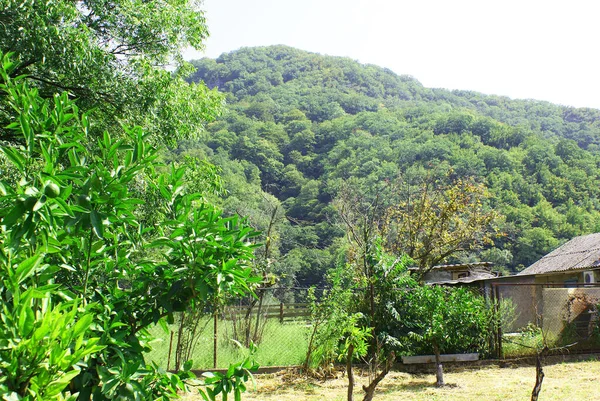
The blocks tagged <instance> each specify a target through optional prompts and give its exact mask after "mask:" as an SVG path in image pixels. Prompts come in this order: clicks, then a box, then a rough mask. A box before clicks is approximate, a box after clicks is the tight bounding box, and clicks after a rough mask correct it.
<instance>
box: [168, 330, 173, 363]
mask: <svg viewBox="0 0 600 401" xmlns="http://www.w3.org/2000/svg"><path fill="white" fill-rule="evenodd" d="M172 350H173V330H171V341H169V356H168V358H167V372H168V371H169V368H170V367H171V351H172Z"/></svg>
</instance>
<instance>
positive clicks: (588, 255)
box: [518, 233, 600, 275]
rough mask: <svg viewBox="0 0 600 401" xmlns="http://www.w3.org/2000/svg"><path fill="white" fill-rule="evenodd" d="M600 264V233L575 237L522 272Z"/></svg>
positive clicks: (549, 271)
mask: <svg viewBox="0 0 600 401" xmlns="http://www.w3.org/2000/svg"><path fill="white" fill-rule="evenodd" d="M599 266H600V233H595V234H589V235H582V236H581V237H575V238H573V239H572V240H571V241H569V242H566V243H565V244H563V245H562V246H560V247H558V248H556V249H555V250H553V251H552V252H550V253H549V254H547V255H546V256H544V257H542V258H541V259H540V260H538V261H537V262H535V263H534V264H532V265H531V266H529V267H528V268H527V269H525V270H523V271H522V272H520V273H519V274H518V275H526V274H548V273H554V272H565V271H570V270H583V269H589V268H595V267H599Z"/></svg>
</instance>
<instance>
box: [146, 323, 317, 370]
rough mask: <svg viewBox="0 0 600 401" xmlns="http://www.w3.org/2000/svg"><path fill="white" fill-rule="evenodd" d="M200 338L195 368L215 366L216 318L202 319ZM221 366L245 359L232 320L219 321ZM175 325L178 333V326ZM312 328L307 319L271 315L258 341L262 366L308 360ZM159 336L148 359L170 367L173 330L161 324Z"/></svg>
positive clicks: (195, 354)
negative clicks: (234, 336) (286, 319)
mask: <svg viewBox="0 0 600 401" xmlns="http://www.w3.org/2000/svg"><path fill="white" fill-rule="evenodd" d="M199 327H200V328H202V330H200V331H199V334H198V342H197V345H196V347H195V352H194V355H193V357H192V360H193V361H194V366H193V367H194V369H207V368H212V367H213V332H212V329H213V324H212V319H209V318H205V319H203V320H202V321H201V322H200V326H199ZM218 328H219V330H218V338H219V341H218V354H217V360H218V367H220V368H226V367H228V366H229V364H230V363H232V362H239V361H240V360H242V359H243V352H244V351H243V350H240V349H239V348H238V347H237V346H236V345H235V344H234V343H233V342H232V341H231V338H232V329H231V322H230V321H225V320H223V321H219V326H218ZM171 329H172V330H173V331H174V332H175V333H177V327H175V326H173V327H171ZM308 330H309V328H308V327H307V325H306V323H304V322H285V323H283V324H280V323H279V321H278V320H277V319H270V320H268V321H267V324H266V325H265V328H264V333H263V341H262V342H261V343H260V344H258V352H257V354H256V356H255V358H256V360H257V362H258V363H259V364H260V366H293V365H299V364H301V363H302V362H304V358H305V357H306V349H307V348H308V333H307V332H308ZM152 332H153V334H154V335H155V336H156V337H157V338H158V339H159V341H157V342H156V343H154V344H153V348H154V349H153V351H152V352H150V353H148V354H147V358H148V360H151V361H154V362H156V363H157V364H159V366H161V367H163V368H166V367H167V359H168V355H169V340H170V334H165V332H164V331H163V330H162V329H161V328H160V327H155V328H154V329H153V330H152ZM176 342H177V334H175V335H174V339H173V351H172V356H171V367H173V361H174V359H175V357H174V353H175V344H176Z"/></svg>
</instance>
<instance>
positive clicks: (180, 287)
mask: <svg viewBox="0 0 600 401" xmlns="http://www.w3.org/2000/svg"><path fill="white" fill-rule="evenodd" d="M18 66H19V64H17V63H14V62H12V61H10V58H9V57H8V56H4V57H3V58H2V66H1V67H2V68H0V78H1V81H0V93H1V94H2V97H3V101H5V102H6V104H8V105H10V108H11V115H10V121H11V123H10V124H9V125H8V127H7V129H8V130H10V131H11V132H13V133H14V137H15V138H19V143H21V145H19V146H12V145H10V144H2V145H1V146H0V151H1V154H2V159H1V161H2V162H3V168H6V170H7V171H9V172H10V174H7V175H6V176H5V178H4V179H3V180H2V181H1V182H0V219H1V220H0V264H2V269H3V270H4V271H5V272H6V277H7V279H6V280H2V282H0V296H2V301H3V302H2V303H3V307H2V311H1V312H0V313H1V320H2V321H3V322H5V323H6V327H5V328H3V329H2V331H0V334H2V337H0V343H1V344H2V345H3V346H2V348H1V349H0V360H1V363H0V388H1V389H2V391H3V392H4V393H5V394H14V397H16V398H17V399H18V397H24V399H39V398H40V397H44V396H45V397H46V398H48V399H62V398H61V397H63V396H65V397H67V396H71V398H72V395H73V394H75V393H79V395H78V396H77V397H78V399H80V400H87V399H92V398H93V399H95V400H103V399H112V398H115V397H124V398H135V399H159V398H160V399H165V400H166V399H169V398H173V397H176V395H177V392H178V391H180V390H183V389H185V384H184V382H183V381H182V380H183V379H187V378H189V377H190V373H189V372H188V371H187V370H186V371H184V372H182V373H181V374H179V375H172V374H169V373H165V372H163V371H161V370H160V369H158V367H157V366H156V365H155V364H148V363H147V362H146V361H145V359H144V353H145V352H147V351H149V350H150V346H149V341H150V340H152V337H151V335H150V334H149V332H148V328H150V327H152V326H154V325H155V324H157V323H162V324H164V323H165V322H166V321H171V322H172V321H173V313H174V312H176V311H181V310H185V309H186V308H188V307H192V308H194V307H202V306H203V305H205V303H206V301H207V300H211V299H214V298H216V297H220V296H224V295H225V294H237V295H243V294H246V293H248V292H249V291H250V287H249V286H250V285H251V283H252V282H256V281H259V280H260V279H259V278H255V277H254V276H253V273H252V268H251V266H250V260H251V259H252V258H253V247H252V246H250V240H251V239H252V238H253V237H254V236H255V235H256V234H255V232H254V230H253V229H251V228H250V227H248V226H247V225H246V224H245V223H244V222H243V221H241V220H240V219H239V217H237V216H231V217H228V218H224V217H223V216H222V212H221V211H220V210H219V209H218V208H216V207H215V206H213V205H211V204H209V203H206V202H205V200H204V199H203V198H202V195H201V194H198V193H187V192H186V188H185V184H184V183H183V178H184V177H185V169H184V168H175V167H172V168H171V169H170V170H169V169H167V170H166V171H165V172H164V173H161V174H158V173H157V172H156V169H157V167H158V164H157V162H156V159H157V150H156V149H155V148H154V147H153V146H150V145H148V143H147V142H148V141H147V134H145V133H144V132H143V131H142V130H141V128H139V127H135V128H127V127H125V128H123V130H124V132H125V136H124V137H121V138H113V137H112V136H111V135H110V134H109V133H108V132H105V133H104V135H103V136H102V137H99V138H91V137H90V135H89V133H90V131H91V123H90V119H89V118H88V114H86V113H83V114H82V113H80V112H79V110H78V108H77V106H76V105H75V104H74V102H73V101H72V100H70V99H69V96H68V94H67V93H66V92H63V93H62V94H60V95H56V96H54V97H53V98H51V99H44V98H42V97H41V96H40V95H39V91H38V89H32V88H30V87H29V86H28V84H27V82H26V80H25V79H24V78H23V77H17V78H15V79H12V78H11V77H10V76H11V72H14V70H15V69H18V68H19V67H18ZM87 144H93V146H89V147H86V146H85V145H87ZM145 191H147V192H153V191H154V192H155V193H156V196H157V203H156V204H157V207H156V208H155V210H154V212H155V213H156V214H157V215H158V217H157V221H158V222H157V224H151V225H149V226H146V225H144V222H143V221H142V219H141V218H140V217H141V216H143V213H141V210H140V205H143V204H144V201H143V200H141V199H140V198H137V197H136V196H135V194H138V193H144V192H145ZM157 251H160V252H157ZM17 316H18V317H17ZM53 325H54V327H52V326H53ZM59 330H64V331H62V332H59ZM52 339H57V340H59V341H60V344H55V342H54V341H51V340H52ZM38 344H39V348H38ZM34 347H35V349H34ZM21 357H22V358H24V359H23V360H22V361H20V360H19V359H18V358H21ZM15 358H16V359H15ZM24 361H27V362H28V363H29V362H31V363H32V364H33V365H25V366H22V363H24ZM37 363H40V364H42V366H38V367H37V368H36V367H35V366H37V365H36V364H37ZM44 363H48V365H43V364H44ZM187 367H188V369H189V367H191V366H190V365H188V366H187ZM205 384H210V383H205ZM67 385H68V388H66V386H67ZM234 390H235V389H234V387H231V386H230V387H226V388H223V387H221V388H220V389H217V388H216V387H215V388H212V386H211V390H210V391H213V393H214V392H217V393H219V392H223V391H224V392H230V391H234ZM64 391H66V393H64V394H63V392H64Z"/></svg>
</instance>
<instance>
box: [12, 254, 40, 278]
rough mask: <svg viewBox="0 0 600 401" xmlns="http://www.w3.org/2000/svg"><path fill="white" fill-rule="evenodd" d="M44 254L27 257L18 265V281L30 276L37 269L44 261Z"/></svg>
mask: <svg viewBox="0 0 600 401" xmlns="http://www.w3.org/2000/svg"><path fill="white" fill-rule="evenodd" d="M42 258H43V255H41V254H38V255H34V256H32V257H30V258H28V259H25V260H24V261H22V262H21V263H19V265H18V266H17V270H16V277H17V282H18V283H21V282H23V280H25V279H26V278H28V277H30V276H31V275H32V274H33V273H34V272H35V270H36V269H37V268H38V267H39V266H40V263H41V262H42Z"/></svg>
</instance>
